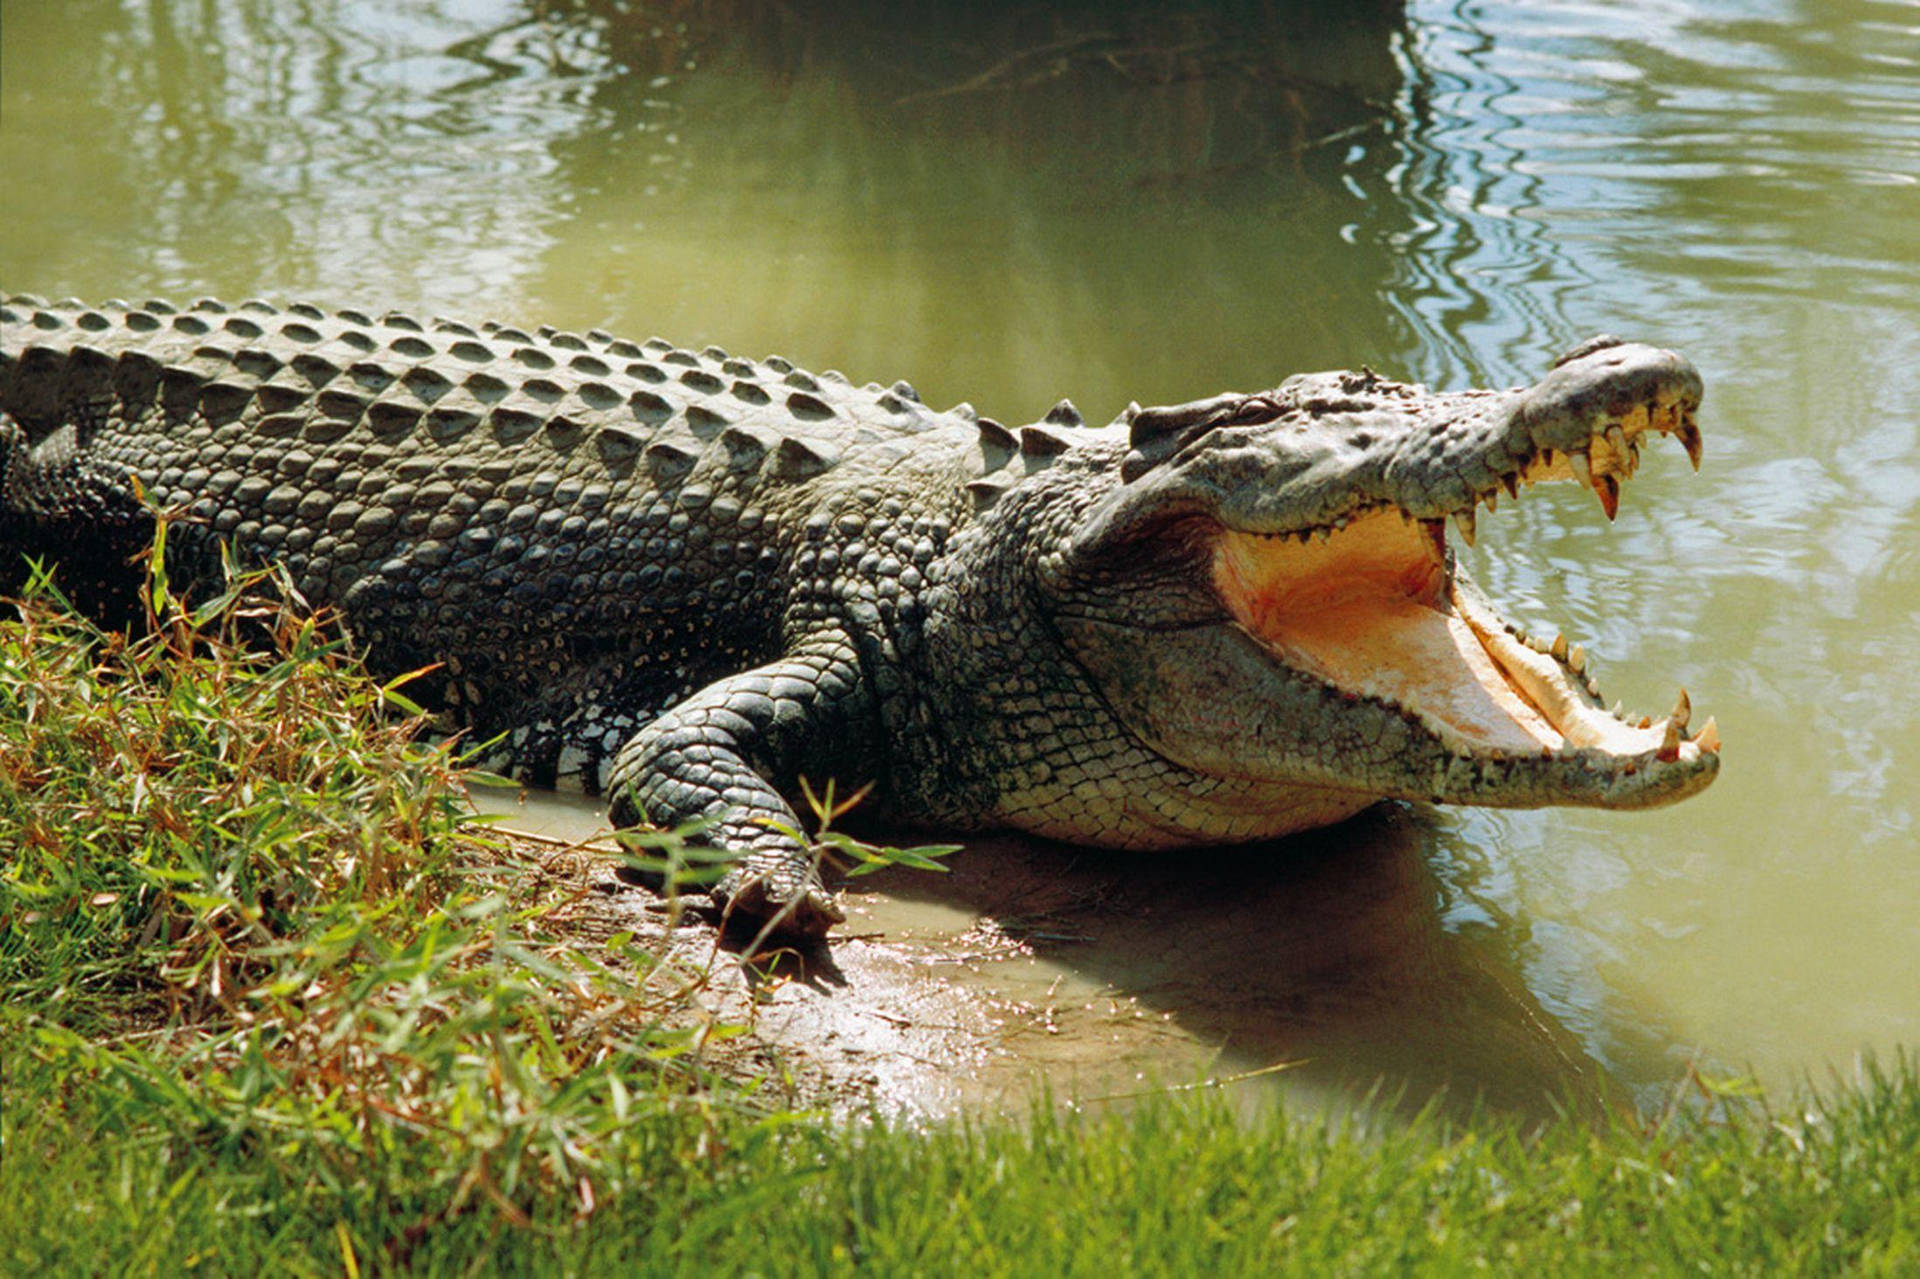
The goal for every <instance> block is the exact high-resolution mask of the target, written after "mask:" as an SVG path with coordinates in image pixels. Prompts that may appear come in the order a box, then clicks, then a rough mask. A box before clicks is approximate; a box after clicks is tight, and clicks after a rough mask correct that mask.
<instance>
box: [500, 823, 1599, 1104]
mask: <svg viewBox="0 0 1920 1279" xmlns="http://www.w3.org/2000/svg"><path fill="white" fill-rule="evenodd" d="M486 805H487V807H488V808H489V809H491V810H493V811H497V812H501V813H502V814H503V820H504V822H505V825H506V826H507V827H508V828H511V829H525V830H532V831H535V832H538V833H541V834H542V835H544V836H545V837H546V838H549V839H581V838H584V837H589V836H591V835H593V834H594V833H595V832H596V831H598V832H601V833H604V827H602V826H600V825H599V819H598V815H597V814H595V813H594V812H593V811H592V810H591V809H589V808H586V807H584V806H582V805H581V804H579V802H578V801H573V800H568V799H565V798H563V797H556V796H551V795H533V796H528V797H526V798H525V800H524V802H520V803H516V802H514V801H511V800H500V799H495V800H492V801H487V802H486ZM1432 820H1433V819H1432V818H1430V817H1429V816H1427V815H1424V814H1421V813H1419V812H1416V811H1412V810H1408V809H1403V808H1395V807H1392V806H1383V807H1381V808H1379V809H1376V810H1374V811H1373V812H1370V813H1368V814H1364V815H1362V816H1361V817H1359V818H1357V819H1355V820H1354V821H1351V822H1348V823H1346V824H1344V825H1342V826H1340V827H1336V828H1334V829H1332V830H1328V831H1323V832H1317V833H1315V834H1312V835H1308V836H1304V837H1299V838H1295V839H1291V840H1285V841H1278V842H1275V843H1273V844H1269V845H1261V846H1254V847H1250V848H1245V849H1233V850H1209V851H1206V852H1196V853H1193V854H1190V855H1185V856H1180V855H1167V854H1159V855H1129V854H1118V853H1109V852H1101V851H1089V850H1085V849H1073V848H1066V847H1062V846H1058V845H1052V844H1048V843H1045V842H1042V841H1036V840H1029V839H1023V838H1018V837H1010V836H994V837H987V838H979V839H974V840H971V841H969V843H968V846H967V849H966V851H965V852H963V853H960V854H958V855H956V856H955V857H954V858H952V859H951V872H950V873H948V874H944V875H939V874H930V873H926V872H915V871H907V870H890V871H887V872H884V873H882V874H880V875H876V876H872V877H868V878H863V879H859V880H854V881H851V882H849V883H847V884H844V885H842V889H843V891H844V894H845V895H844V899H843V900H844V902H845V904H846V907H847V912H848V920H847V923H846V924H845V925H844V926H843V927H842V928H841V929H840V930H839V932H838V934H837V935H836V936H835V937H834V938H832V939H831V940H830V942H829V944H828V945H827V946H825V947H819V948H816V949H814V950H812V951H811V952H809V953H806V954H794V953H791V952H788V953H783V954H780V955H778V956H773V957H768V958H765V959H760V960H755V961H753V962H750V963H749V962H743V961H742V959H741V957H740V955H739V954H738V951H737V946H733V947H732V948H730V946H732V944H731V943H728V942H726V941H724V940H722V939H720V938H718V937H716V935H715V934H714V932H713V930H712V929H711V927H709V926H708V925H707V924H705V923H703V922H701V921H699V920H693V919H688V920H683V921H682V922H681V923H680V925H679V926H678V928H677V929H676V930H675V932H674V934H673V954H674V956H675V962H676V966H677V968H678V969H679V970H680V971H681V972H683V973H685V974H695V973H698V974H701V975H702V978H701V980H700V981H699V983H698V985H699V989H698V994H697V998H698V1000H699V1001H700V1002H701V1004H702V1006H703V1007H704V1008H705V1009H707V1010H708V1011H710V1012H711V1013H713V1014H714V1015H715V1017H716V1019H717V1020H720V1021H724V1022H731V1023H735V1024H740V1025H744V1026H747V1027H748V1028H749V1033H748V1034H747V1035H746V1036H744V1037H743V1038H742V1039H741V1040H739V1041H735V1042H734V1043H732V1045H731V1046H730V1048H729V1051H731V1052H733V1053H735V1054H742V1053H744V1054H747V1055H748V1056H749V1057H750V1058H751V1060H752V1061H759V1062H763V1063H764V1064H766V1065H768V1066H771V1067H773V1068H774V1069H775V1070H776V1071H777V1072H782V1073H781V1074H780V1076H779V1077H781V1078H784V1079H790V1080H791V1081H792V1086H793V1087H795V1088H796V1089H799V1090H801V1091H803V1092H804V1093H806V1094H807V1095H809V1096H811V1097H813V1098H823V1097H824V1098H827V1099H830V1100H831V1101H832V1102H833V1103H835V1104H836V1105H838V1106H844V1107H849V1108H857V1107H864V1106H865V1105H867V1104H869V1103H872V1104H876V1105H878V1106H879V1107H880V1108H881V1109H883V1110H887V1111H892V1112H904V1113H910V1114H917V1115H927V1116H938V1115H945V1114H952V1113H956V1112H961V1111H970V1112H978V1111H987V1112H999V1111H1011V1112H1019V1111H1022V1110H1024V1109H1025V1108H1026V1107H1027V1106H1028V1105H1030V1104H1031V1101H1032V1099H1033V1097H1034V1096H1035V1095H1036V1093H1037V1092H1038V1091H1039V1090H1041V1089H1045V1090H1047V1091H1048V1092H1049V1093H1050V1094H1051V1095H1052V1096H1054V1097H1055V1098H1057V1099H1059V1100H1060V1101H1062V1102H1068V1101H1072V1102H1077V1103H1078V1104H1082V1105H1106V1104H1124V1103H1125V1102H1126V1101H1127V1100H1129V1099H1131V1098H1135V1097H1138V1096H1141V1095H1144V1094H1145V1093H1147V1092H1149V1091H1152V1090H1154V1089H1157V1088H1166V1087H1176V1088H1183V1087H1194V1086H1219V1087H1223V1088H1225V1089H1227V1090H1228V1091H1229V1092H1230V1094H1231V1095H1232V1096H1233V1098H1234V1099H1235V1101H1236V1104H1240V1105H1243V1106H1246V1107H1249V1108H1251V1107H1258V1106H1261V1105H1264V1104H1269V1103H1271V1102H1272V1101H1274V1100H1276V1099H1284V1100H1285V1101H1286V1103H1287V1104H1288V1105H1289V1106H1290V1107H1292V1108H1294V1109H1301V1108H1309V1109H1317V1108H1339V1107H1343V1106H1346V1105H1350V1104H1353V1103H1354V1102H1356V1101H1360V1100H1363V1099H1365V1098H1367V1097H1368V1096H1370V1095H1375V1094H1378V1095H1385V1096H1392V1097H1398V1098H1399V1099H1400V1101H1399V1104H1400V1105H1402V1106H1405V1107H1412V1106H1417V1105H1419V1104H1421V1103H1423V1102H1425V1101H1427V1100H1428V1099H1429V1098H1432V1097H1433V1096H1435V1094H1441V1095H1442V1096H1443V1098H1444V1100H1443V1104H1445V1105H1447V1106H1449V1107H1460V1108H1464V1107H1466V1106H1468V1105H1471V1104H1473V1103H1474V1102H1475V1101H1478V1102H1482V1103H1484V1104H1486V1105H1489V1106H1492V1107H1494V1108H1497V1109H1500V1110H1505V1111H1511V1112H1516V1113H1519V1114H1523V1115H1529V1116H1541V1115H1546V1114H1548V1113H1551V1112H1552V1111H1553V1110H1554V1109H1555V1108H1556V1107H1561V1108H1566V1107H1571V1108H1572V1109H1575V1110H1584V1111H1589V1112H1595V1113H1597V1112H1598V1111H1599V1110H1601V1109H1602V1108H1603V1107H1604V1106H1606V1105H1608V1104H1609V1102H1608V1100H1607V1099H1608V1098H1609V1097H1610V1096H1611V1095H1612V1094H1613V1091H1614V1090H1613V1089H1611V1087H1610V1085H1609V1083H1608V1081H1607V1079H1606V1077H1605V1072H1604V1071H1603V1070H1602V1069H1601V1067H1600V1066H1599V1065H1598V1064H1597V1063H1596V1062H1594V1061H1593V1060H1592V1059H1591V1058H1590V1057H1589V1056H1588V1055H1587V1054H1586V1053H1585V1052H1584V1051H1583V1050H1582V1049H1581V1047H1580V1045H1579V1044H1578V1042H1577V1041H1576V1040H1575V1039H1574V1037H1573V1035H1572V1034H1571V1033H1569V1032H1568V1031H1567V1029H1566V1028H1565V1027H1563V1026H1561V1025H1559V1024H1558V1023H1557V1022H1556V1021H1555V1020H1554V1019H1553V1018H1552V1016H1551V1015H1550V1014H1548V1013H1547V1012H1546V1011H1545V1010H1544V1009H1542V1008H1541V1006H1540V1005H1539V1003H1538V1002H1537V1000H1535V999H1534V997H1533V996H1532V995H1531V994H1530V993H1529V991H1528V990H1527V989H1526V987H1525V985H1524V984H1523V983H1522V981H1521V980H1520V978H1519V975H1518V974H1517V973H1516V972H1515V971H1514V970H1513V968H1512V963H1511V960H1510V959H1509V958H1506V957H1504V956H1502V955H1501V954H1499V953H1498V952H1497V950H1496V949H1495V948H1493V947H1491V946H1489V945H1486V944H1484V943H1482V942H1480V941H1477V940H1476V939H1475V938H1473V937H1471V936H1468V935H1463V934H1461V933H1459V932H1456V931H1450V930H1448V929H1446V928H1444V927H1443V926H1442V923H1441V920H1440V916H1439V912H1438V904H1437V903H1438V900H1439V895H1440V894H1439V886H1438V884H1437V883H1436V881H1435V878H1434V876H1433V874H1432V872H1431V870H1430V869H1429V867H1428V865H1427V862H1426V857H1425V850H1426V847H1427V843H1428V840H1427V833H1428V827H1427V824H1428V823H1429V822H1430V821H1432ZM878 833H880V834H886V832H878ZM907 838H912V837H911V836H908V837H907ZM573 864H574V865H575V866H576V869H575V870H574V871H573V872H572V873H575V874H577V875H579V876H580V877H581V880H582V883H583V885H584V886H585V887H587V888H588V889H590V891H586V892H583V893H582V894H581V896H580V904H579V905H578V907H576V913H577V916H578V923H579V926H580V927H581V928H582V929H583V930H586V931H589V932H591V931H593V930H605V931H606V932H609V933H610V932H613V931H619V930H622V929H628V930H635V931H639V932H643V933H652V932H654V931H656V930H659V929H661V927H662V925H663V922H664V916H663V915H662V913H661V908H660V903H659V901H658V899H657V898H655V897H654V896H653V895H652V894H651V893H648V892H647V891H646V890H644V889H640V888H635V887H631V886H629V885H626V884H624V883H623V882H621V881H620V880H619V879H617V878H616V877H615V876H614V874H613V866H612V863H611V862H610V861H608V860H603V859H602V858H601V856H600V855H599V854H598V853H590V854H587V855H585V856H581V857H579V858H578V859H577V861H576V862H575V863H573ZM756 1054H757V1056H756Z"/></svg>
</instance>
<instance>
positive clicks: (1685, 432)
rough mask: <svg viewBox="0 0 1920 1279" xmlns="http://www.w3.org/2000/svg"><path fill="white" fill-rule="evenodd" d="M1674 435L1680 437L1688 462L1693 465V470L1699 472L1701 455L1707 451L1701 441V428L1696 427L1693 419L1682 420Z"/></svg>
mask: <svg viewBox="0 0 1920 1279" xmlns="http://www.w3.org/2000/svg"><path fill="white" fill-rule="evenodd" d="M1673 433H1674V434H1675V435H1677V436H1679V437H1680V443H1681V444H1682V445H1684V446H1685V447H1686V450H1687V460H1688V461H1689V462H1692V463H1693V469H1694V470H1696V471H1697V470H1699V469H1700V455H1701V454H1702V453H1703V452H1704V451H1705V445H1703V444H1702V443H1701V440H1700V428H1699V427H1698V426H1695V425H1694V423H1693V420H1692V419H1691V418H1682V419H1681V420H1680V425H1679V426H1677V427H1675V428H1674V432H1673Z"/></svg>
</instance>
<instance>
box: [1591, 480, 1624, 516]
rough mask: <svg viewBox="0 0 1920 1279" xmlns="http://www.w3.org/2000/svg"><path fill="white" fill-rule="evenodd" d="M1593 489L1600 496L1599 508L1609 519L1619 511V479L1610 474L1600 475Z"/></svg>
mask: <svg viewBox="0 0 1920 1279" xmlns="http://www.w3.org/2000/svg"><path fill="white" fill-rule="evenodd" d="M1593 491H1594V493H1595V494H1596V495H1598V496H1599V498H1600V509H1601V510H1603V511H1605V512H1606V513H1607V518H1608V519H1609V520H1611V519H1612V518H1613V517H1614V516H1616V515H1618V514H1619V513H1620V481H1619V480H1618V479H1616V478H1614V477H1613V476H1611V475H1602V476H1600V477H1599V478H1598V479H1597V480H1596V481H1595V482H1594V486H1593Z"/></svg>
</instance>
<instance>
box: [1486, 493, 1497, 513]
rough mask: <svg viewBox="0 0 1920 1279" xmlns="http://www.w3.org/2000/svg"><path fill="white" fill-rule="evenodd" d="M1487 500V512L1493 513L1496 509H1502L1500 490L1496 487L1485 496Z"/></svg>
mask: <svg viewBox="0 0 1920 1279" xmlns="http://www.w3.org/2000/svg"><path fill="white" fill-rule="evenodd" d="M1485 501H1486V504H1487V514H1488V515H1492V514H1493V513H1494V512H1495V511H1497V510H1499V509H1500V490H1499V489H1494V490H1493V491H1491V492H1489V493H1488V494H1487V496H1486V498H1485Z"/></svg>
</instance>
